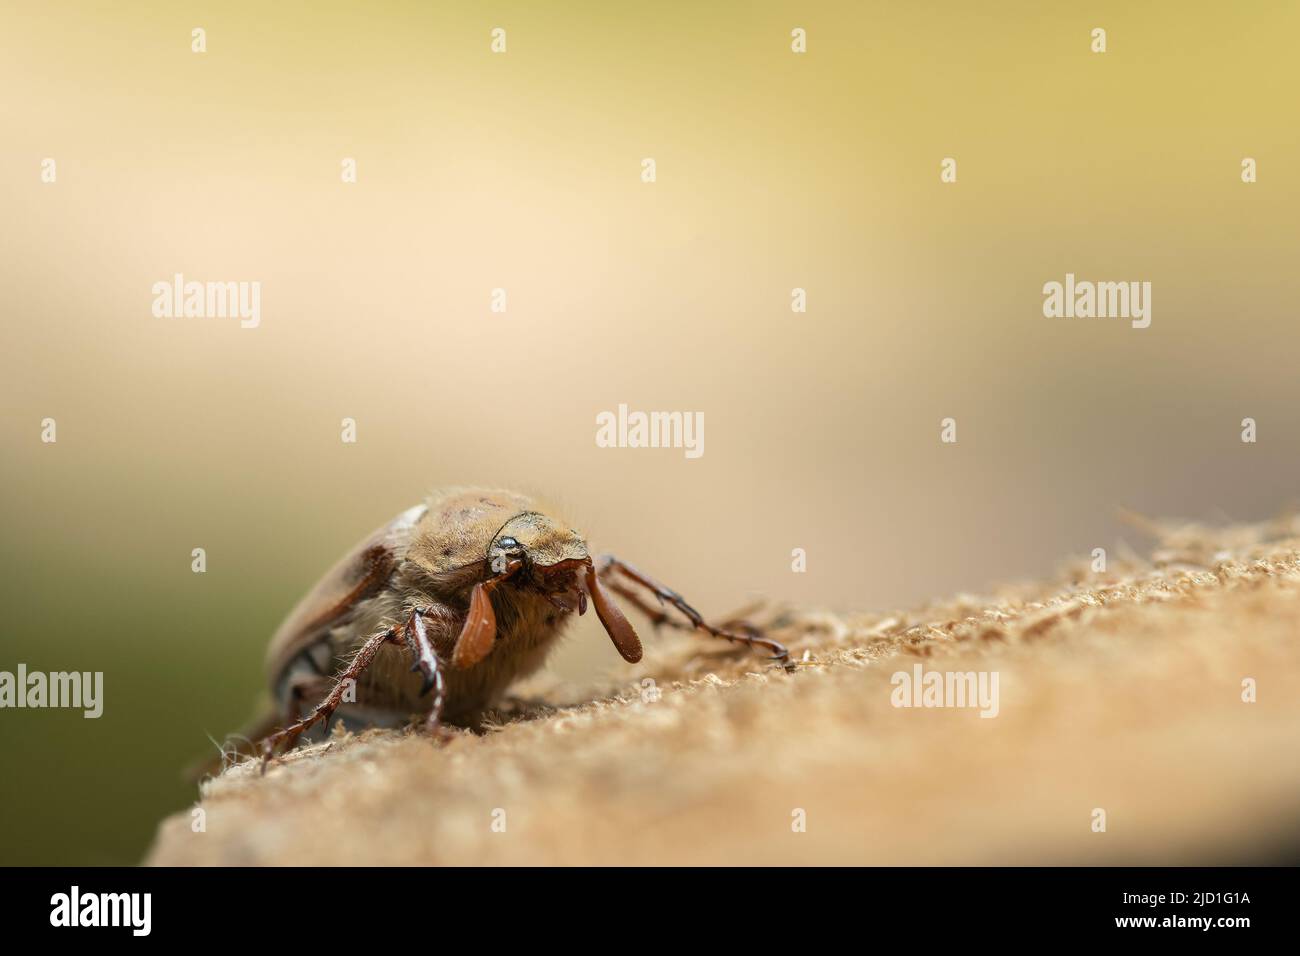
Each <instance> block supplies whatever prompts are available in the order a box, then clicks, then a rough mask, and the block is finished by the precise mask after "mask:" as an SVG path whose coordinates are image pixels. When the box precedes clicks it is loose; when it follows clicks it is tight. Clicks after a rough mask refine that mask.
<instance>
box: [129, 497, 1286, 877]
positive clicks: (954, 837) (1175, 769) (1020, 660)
mask: <svg viewBox="0 0 1300 956" xmlns="http://www.w3.org/2000/svg"><path fill="white" fill-rule="evenodd" d="M1153 530H1155V529H1153ZM1159 535H1160V540H1159V543H1158V545H1157V546H1156V547H1155V549H1154V550H1153V552H1152V554H1151V555H1150V556H1149V557H1148V558H1144V559H1140V560H1139V559H1137V558H1129V559H1126V560H1124V561H1119V560H1116V559H1114V558H1112V560H1111V562H1110V569H1109V571H1108V572H1107V573H1094V572H1092V570H1091V569H1090V567H1089V563H1088V562H1080V563H1078V564H1076V565H1072V566H1069V567H1067V568H1065V569H1064V570H1063V571H1062V572H1061V574H1060V575H1058V577H1057V578H1056V579H1054V580H1052V581H1048V582H1042V583H1038V584H1032V585H1023V586H1017V587H1009V588H1006V589H1005V590H1003V591H1002V592H1000V593H997V594H993V595H987V596H981V597H975V596H959V597H956V598H953V599H951V600H948V601H945V602H942V603H937V604H935V605H933V606H931V607H926V608H922V609H915V610H912V611H908V612H895V613H871V614H867V613H864V614H856V615H839V614H833V613H830V612H817V611H808V610H792V609H784V610H783V609H770V610H768V611H766V612H765V613H760V614H758V615H756V618H755V619H757V620H760V621H763V620H770V621H773V622H774V630H775V632H776V634H777V635H778V636H780V637H781V638H782V639H784V640H786V641H787V642H788V643H789V645H790V647H791V650H792V651H793V652H794V653H795V656H796V657H798V658H804V662H803V663H801V665H800V667H799V670H798V672H797V673H796V674H793V675H786V674H784V673H782V672H781V671H779V670H777V669H774V668H770V667H767V666H765V665H764V664H763V662H762V661H759V660H756V659H755V658H754V657H752V656H750V655H748V654H745V653H744V652H738V651H732V650H731V649H730V648H729V647H728V646H727V645H725V644H723V645H719V644H717V643H715V642H711V641H706V640H704V639H702V638H695V637H692V636H689V635H674V634H669V633H665V634H663V635H661V636H659V637H658V638H655V637H654V636H653V635H651V634H649V633H648V632H649V628H644V630H645V632H646V637H647V640H646V644H647V655H646V659H645V660H644V661H643V662H642V663H641V664H640V665H638V666H637V667H627V668H625V669H623V670H620V671H619V672H618V673H617V674H616V675H615V676H613V677H611V678H610V680H609V682H608V683H606V684H604V685H601V686H593V687H589V688H576V687H572V686H569V687H552V688H550V689H547V690H545V691H544V698H545V699H546V700H548V701H550V702H551V703H552V705H553V706H549V707H547V706H543V707H534V708H532V709H531V710H529V711H526V712H524V713H523V714H522V715H516V716H514V717H513V718H512V717H510V715H505V716H504V717H503V723H502V725H501V726H500V727H499V728H498V729H496V730H494V731H492V732H490V733H487V734H486V735H483V736H475V735H472V734H469V733H464V734H461V735H459V736H457V737H456V738H454V739H452V740H450V741H449V742H444V743H441V744H435V743H433V742H431V741H429V740H427V739H425V738H422V737H418V736H411V735H407V734H403V733H399V732H391V731H370V732H366V733H363V734H361V735H359V736H354V735H339V736H336V738H335V739H334V740H333V741H331V742H330V743H328V744H325V745H320V746H318V747H316V748H314V749H311V750H306V751H301V752H298V753H295V754H293V755H291V756H290V757H289V758H288V759H286V760H285V761H284V762H283V763H281V764H278V765H273V766H272V767H271V768H270V770H269V771H268V772H267V773H266V775H265V776H259V775H258V774H257V773H256V772H255V767H254V768H250V767H247V766H243V767H236V768H233V769H231V770H229V771H227V772H226V773H225V774H223V775H222V776H221V777H219V778H217V779H215V780H211V781H208V782H207V783H206V784H205V785H204V788H203V798H202V802H201V804H200V806H201V807H202V809H203V810H204V813H205V816H206V818H205V821H204V822H205V825H206V829H205V830H203V831H202V832H195V830H194V827H193V825H192V823H193V819H194V817H193V814H192V812H191V811H185V812H183V813H179V814H177V815H176V816H174V817H172V818H170V819H168V820H166V821H164V822H163V823H162V825H161V827H160V830H159V834H158V838H157V840H156V843H155V845H154V847H153V849H152V850H151V852H150V854H149V856H148V860H147V862H150V863H156V864H370V863H373V864H380V863H395V864H437V863H470V864H478V863H482V864H493V863H522V864H551V863H560V864H582V863H602V864H620V863H743V864H755V863H779V862H785V863H880V864H886V863H888V864H899V863H902V864H907V863H1001V862H1012V863H1065V862H1083V863H1102V862H1117V863H1190V862H1200V863H1236V862H1247V861H1261V862H1280V861H1283V860H1288V859H1293V858H1294V857H1295V851H1296V850H1297V848H1300V835H1298V828H1300V760H1298V759H1297V754H1300V550H1297V549H1300V523H1296V522H1293V521H1289V520H1288V521H1280V522H1277V523H1274V524H1272V525H1268V526H1250V527H1246V526H1239V527H1231V528H1227V529H1205V528H1197V527H1181V528H1163V529H1159ZM805 652H806V653H805ZM917 663H920V664H922V665H923V668H924V669H926V670H930V669H935V670H943V671H948V670H955V671H976V672H979V671H984V672H991V671H996V672H997V674H998V678H999V692H1000V693H999V712H998V715H997V716H996V717H995V718H992V719H983V718H980V717H979V716H978V713H977V712H975V711H973V710H970V709H924V708H922V709H911V708H899V707H895V706H894V705H893V703H891V696H892V692H893V690H894V687H893V685H891V675H893V674H894V673H895V672H897V671H909V672H910V671H911V670H912V668H913V665H915V664H917ZM646 678H649V679H652V680H653V681H654V689H655V690H658V691H659V695H658V697H657V699H656V695H655V694H654V693H653V690H650V691H649V692H648V693H642V691H643V690H648V688H647V687H646V685H644V684H642V683H640V682H641V681H643V680H644V679H646ZM1247 678H1253V679H1254V680H1255V681H1256V682H1257V685H1256V686H1257V695H1258V698H1257V701H1256V702H1255V703H1246V702H1244V701H1243V700H1242V682H1243V680H1245V679H1247ZM571 702H577V703H571ZM1096 808H1101V809H1104V810H1105V811H1106V831H1105V832H1102V833H1099V832H1094V830H1093V826H1092V824H1093V820H1094V811H1095V809H1096ZM801 813H802V818H803V819H804V820H806V829H805V830H804V832H796V828H795V827H794V826H793V825H792V824H793V823H794V822H795V821H796V820H797V819H799V818H800V815H801Z"/></svg>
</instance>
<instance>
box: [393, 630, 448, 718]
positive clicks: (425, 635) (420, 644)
mask: <svg viewBox="0 0 1300 956" xmlns="http://www.w3.org/2000/svg"><path fill="white" fill-rule="evenodd" d="M439 613H440V612H439V609H437V608H434V607H423V608H416V609H415V610H413V611H412V612H411V617H410V619H409V620H408V621H407V622H406V627H405V628H403V630H402V637H403V639H404V640H405V641H406V646H407V647H408V648H410V651H411V656H412V657H414V658H415V663H414V664H412V665H411V670H413V671H419V672H420V673H421V674H423V675H424V687H423V688H422V689H421V690H420V696H421V697H423V696H424V695H425V694H427V693H429V691H433V701H432V702H431V703H430V705H429V714H428V716H427V717H426V718H425V720H424V729H425V731H426V732H427V733H430V734H433V733H437V730H438V726H439V723H440V722H441V720H442V705H443V699H444V697H445V694H446V685H445V682H444V681H443V677H442V663H441V662H440V661H439V660H438V651H437V649H436V648H435V647H434V646H433V641H431V640H429V629H428V628H427V627H426V626H425V623H424V619H425V617H426V616H430V615H437V614H439Z"/></svg>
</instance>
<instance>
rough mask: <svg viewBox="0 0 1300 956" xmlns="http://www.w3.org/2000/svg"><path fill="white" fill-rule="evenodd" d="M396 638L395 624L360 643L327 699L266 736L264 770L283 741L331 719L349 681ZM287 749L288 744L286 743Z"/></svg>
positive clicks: (355, 677) (354, 678)
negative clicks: (296, 719)
mask: <svg viewBox="0 0 1300 956" xmlns="http://www.w3.org/2000/svg"><path fill="white" fill-rule="evenodd" d="M396 641H397V629H396V628H393V627H390V628H388V629H387V630H384V631H380V632H379V633H378V634H375V635H374V636H373V637H371V638H370V639H369V640H367V641H366V643H364V644H363V645H361V649H360V650H358V651H357V653H356V654H355V655H354V656H353V658H352V662H351V663H350V664H348V666H347V668H346V669H345V670H344V671H343V673H341V674H340V675H339V676H338V679H337V680H336V681H335V682H334V687H333V688H332V689H331V690H330V692H329V694H327V695H326V696H325V699H324V700H322V701H321V702H320V703H319V704H317V705H316V707H315V709H314V710H313V711H312V712H311V713H310V714H308V715H307V716H306V717H303V718H302V719H300V720H298V721H295V722H294V723H292V724H290V725H289V726H288V727H285V728H284V729H283V730H277V731H276V732H275V733H273V734H271V735H270V736H269V737H267V738H266V739H265V740H263V741H262V771H263V772H265V771H266V765H267V762H268V761H270V759H271V755H272V754H274V753H275V748H276V747H278V746H279V745H280V743H281V742H287V743H288V747H292V746H293V744H294V742H295V741H296V740H297V739H298V738H299V737H300V736H301V735H302V733H303V731H305V730H307V729H308V728H310V727H311V726H313V725H314V724H317V723H319V722H320V721H322V720H329V717H330V715H331V714H333V713H334V711H336V710H337V709H338V707H339V705H340V704H341V703H343V695H344V694H346V693H347V689H348V682H349V681H352V682H355V681H356V679H357V678H358V677H360V676H361V674H362V672H363V671H365V669H366V668H367V667H369V666H370V662H371V661H373V660H374V659H375V655H376V654H378V653H379V649H380V648H381V647H383V646H384V645H385V644H387V643H389V642H396ZM286 749H288V748H287V747H286Z"/></svg>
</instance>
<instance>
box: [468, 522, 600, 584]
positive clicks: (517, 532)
mask: <svg viewBox="0 0 1300 956" xmlns="http://www.w3.org/2000/svg"><path fill="white" fill-rule="evenodd" d="M588 557H589V555H588V553H587V542H585V541H584V540H582V536H581V535H580V534H578V532H576V531H574V530H573V529H572V528H570V527H567V526H565V525H563V524H561V523H559V522H558V521H556V520H555V519H554V518H549V517H547V516H546V515H544V514H541V513H540V512H537V511H525V512H523V513H522V514H517V515H515V516H514V517H513V518H511V519H510V520H509V521H507V522H506V523H505V524H504V525H502V526H501V530H500V531H498V532H497V533H496V536H495V537H493V539H492V543H491V544H489V545H488V553H487V559H488V565H489V566H490V567H491V568H492V570H493V572H495V573H497V574H500V573H502V572H503V571H504V570H505V569H506V567H507V566H508V565H509V563H510V562H511V561H516V560H518V561H522V562H523V564H524V569H525V571H526V572H544V571H545V570H546V569H547V568H551V567H554V566H556V565H559V564H561V563H563V562H570V561H582V560H585V559H586V558H588Z"/></svg>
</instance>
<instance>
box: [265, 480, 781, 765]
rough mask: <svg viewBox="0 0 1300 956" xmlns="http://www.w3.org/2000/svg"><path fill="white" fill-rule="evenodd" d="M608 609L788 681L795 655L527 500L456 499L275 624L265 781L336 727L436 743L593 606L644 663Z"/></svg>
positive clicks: (387, 535) (397, 530) (417, 519)
mask: <svg viewBox="0 0 1300 956" xmlns="http://www.w3.org/2000/svg"><path fill="white" fill-rule="evenodd" d="M643 593H644V594H645V595H647V596H648V595H653V596H654V597H655V598H656V599H657V600H658V603H659V605H660V607H656V606H654V605H653V604H651V603H650V602H649V601H648V600H646V598H645V597H643V596H642V595H643ZM613 594H618V595H620V596H621V597H623V598H624V599H625V600H627V601H629V602H630V603H631V604H632V605H633V606H635V607H636V608H638V609H639V610H640V611H642V612H643V613H645V614H646V615H647V616H648V617H649V618H650V620H651V622H652V623H653V624H654V626H656V627H658V626H659V625H660V624H668V625H670V626H674V627H679V628H682V629H685V630H692V629H698V630H700V631H703V632H705V633H707V634H710V635H712V636H714V637H719V638H723V639H725V640H729V641H734V642H737V643H741V644H747V645H750V646H753V647H764V648H767V649H768V650H770V651H771V652H772V655H773V658H772V659H773V660H776V661H778V662H779V663H780V664H781V665H782V666H784V667H785V668H786V669H787V670H792V669H793V665H792V664H791V662H790V655H789V652H788V651H787V650H786V648H785V647H784V646H783V645H781V644H780V643H778V642H777V641H774V640H771V639H769V638H767V637H765V636H763V634H762V632H761V631H759V630H758V629H757V628H754V627H753V626H751V625H740V629H739V630H737V629H731V628H724V627H715V626H714V625H712V624H709V623H707V622H706V621H705V620H704V619H703V618H702V617H701V616H700V614H699V613H698V612H697V611H696V610H695V609H694V608H693V607H691V606H690V605H689V604H687V603H686V601H685V600H684V599H683V598H682V597H681V595H679V594H677V593H676V592H675V591H671V590H669V589H668V588H665V587H663V586H662V585H659V584H657V583H656V582H655V581H654V580H652V579H651V578H649V577H647V576H646V575H645V574H642V573H641V572H640V571H638V570H636V569H635V568H633V567H632V566H630V565H628V564H626V563H624V562H623V561H620V560H619V559H617V558H615V557H613V556H606V557H604V558H601V559H600V560H599V561H596V560H593V558H592V557H591V555H590V553H589V552H588V550H587V543H586V541H585V540H583V537H582V536H581V535H580V534H578V532H576V531H574V530H573V529H572V528H571V527H570V526H569V525H568V524H567V523H565V522H563V521H561V520H560V519H558V518H556V517H554V516H553V515H552V514H550V513H548V512H547V511H545V510H543V509H542V508H541V507H540V506H539V505H538V504H536V503H535V502H534V501H533V500H532V499H530V498H528V497H526V496H524V495H521V494H517V493H515V492H512V491H490V490H476V489H463V488H460V489H450V490H446V491H440V492H435V493H434V494H433V495H431V496H430V497H429V498H428V499H427V500H426V501H425V502H423V503H422V504H419V505H417V506H415V507H414V508H411V509H409V510H407V511H404V512H402V514H400V515H398V516H397V517H396V518H395V519H394V520H392V521H390V522H389V523H388V524H386V525H384V526H383V527H382V528H380V529H379V530H378V531H376V532H375V533H373V534H371V535H370V536H369V537H367V538H366V539H365V540H364V541H362V542H361V543H360V544H359V545H357V547H355V548H354V549H353V550H352V551H351V552H350V553H349V554H348V555H347V556H346V557H345V558H343V560H342V561H340V562H339V563H338V564H336V565H335V566H334V568H333V569H332V570H331V571H329V572H328V573H327V574H326V575H325V577H324V578H322V579H321V581H320V582H319V583H318V584H317V585H316V586H315V587H314V588H313V589H312V590H311V591H310V592H309V593H308V594H307V596H306V597H304V598H303V599H302V601H300V602H299V604H298V606H297V607H295V608H294V610H293V611H292V612H291V613H290V615H289V617H288V618H287V619H286V620H285V621H284V623H283V624H281V625H280V628H279V630H278V631H276V633H275V636H274V637H273V638H272V640H271V646H270V649H269V652H268V655H267V671H268V674H269V676H270V681H271V691H272V697H273V701H274V704H275V707H274V711H273V713H272V714H271V715H270V716H269V717H268V718H266V719H265V720H263V721H262V722H261V724H260V729H259V730H256V731H254V733H255V734H256V735H257V736H262V737H263V739H262V741H261V745H260V751H261V753H262V756H263V760H264V763H263V766H265V760H267V759H269V758H270V757H271V756H272V755H273V754H274V753H275V752H276V751H277V750H279V749H282V748H283V749H288V748H291V747H293V746H294V745H295V744H297V743H298V742H300V741H301V740H320V739H322V738H323V737H324V736H325V735H326V734H327V733H328V731H329V728H330V726H331V724H332V723H333V722H334V721H336V720H340V719H342V720H344V721H345V722H346V723H347V724H348V725H349V726H353V727H356V726H398V725H401V724H403V723H406V722H407V721H409V720H410V719H411V718H412V716H414V715H423V719H422V721H421V723H422V726H423V728H424V729H425V730H427V731H429V732H431V733H432V732H435V731H437V729H438V727H439V725H440V724H441V723H442V722H443V721H446V722H447V723H448V724H458V725H471V726H472V725H473V724H474V723H475V721H476V719H477V718H478V717H479V716H480V715H481V714H482V713H483V712H484V711H485V710H486V709H488V708H489V707H491V706H492V705H493V704H494V703H495V702H497V701H498V700H499V699H500V698H501V696H502V694H503V693H504V692H505V691H506V689H507V688H508V687H509V686H510V685H511V684H512V683H514V682H515V681H516V680H518V679H519V678H521V677H524V676H526V675H528V674H530V673H532V672H533V671H535V670H537V668H539V667H540V666H541V665H542V663H543V661H544V659H545V657H546V654H547V652H548V651H549V650H550V649H551V648H552V647H553V646H554V644H555V643H556V639H557V638H558V637H559V636H560V634H561V632H562V630H563V628H564V626H565V625H566V624H567V623H568V621H569V620H570V619H571V617H572V612H573V611H574V610H577V612H578V614H583V613H585V612H586V610H587V600H588V598H590V599H591V603H592V604H593V605H594V606H595V609H596V615H597V617H599V618H600V622H601V624H602V625H604V628H605V631H606V632H607V633H608V634H609V637H610V639H611V640H612V641H613V642H614V647H615V648H617V650H618V652H619V654H621V655H622V656H623V658H624V659H625V660H627V661H631V662H634V663H635V662H636V661H639V660H640V659H641V641H640V639H639V638H638V637H637V634H636V631H635V630H633V628H632V625H631V624H629V623H628V621H627V618H625V617H624V616H623V612H622V611H621V610H619V607H618V605H617V604H616V603H615V602H614V600H613V597H612V595H613ZM668 606H671V607H672V608H674V609H676V610H677V611H678V612H680V614H681V615H682V617H684V618H685V621H681V620H678V619H677V618H675V617H672V616H670V615H669V614H668V612H667V610H666V607H668ZM742 631H743V633H742ZM304 712H305V714H304ZM277 727H278V728H279V729H275V728H277Z"/></svg>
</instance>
